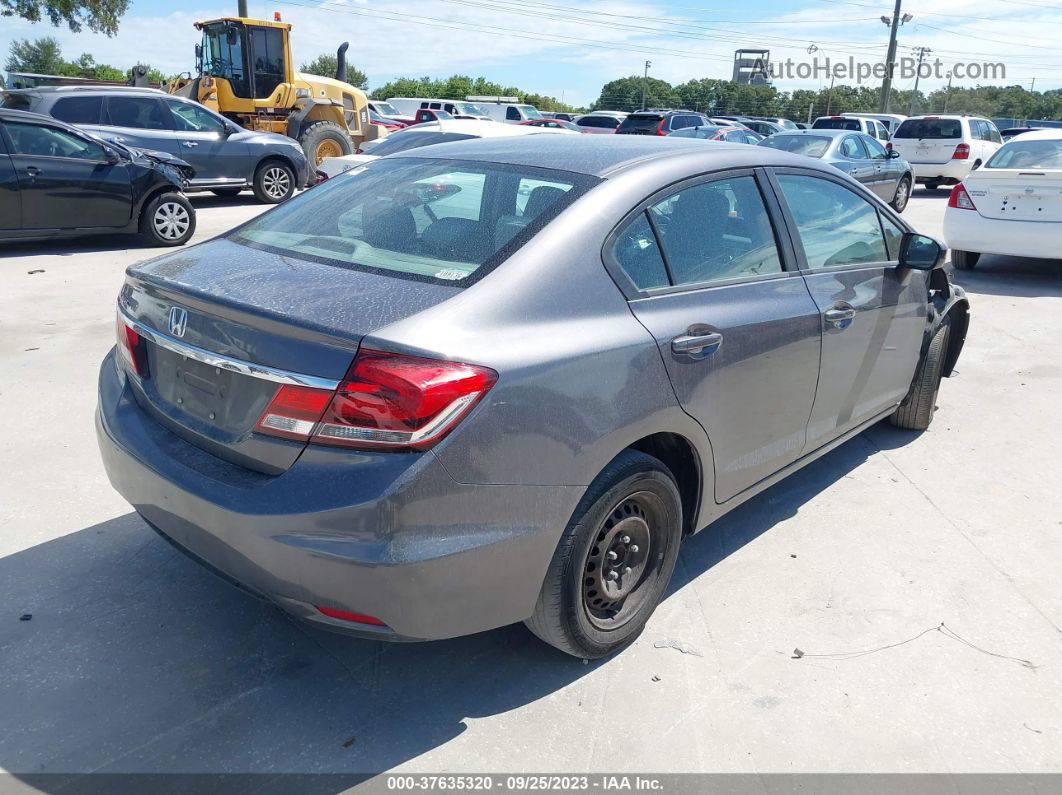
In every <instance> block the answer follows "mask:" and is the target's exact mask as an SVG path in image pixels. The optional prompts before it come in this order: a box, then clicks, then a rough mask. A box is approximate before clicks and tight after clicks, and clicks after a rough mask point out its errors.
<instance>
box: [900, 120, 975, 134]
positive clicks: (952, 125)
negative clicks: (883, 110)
mask: <svg viewBox="0 0 1062 795" xmlns="http://www.w3.org/2000/svg"><path fill="white" fill-rule="evenodd" d="M892 137H893V138H962V122H961V121H959V120H958V119H908V120H907V121H905V122H904V123H903V124H901V125H900V126H899V127H897V128H896V132H894V133H893V134H892Z"/></svg>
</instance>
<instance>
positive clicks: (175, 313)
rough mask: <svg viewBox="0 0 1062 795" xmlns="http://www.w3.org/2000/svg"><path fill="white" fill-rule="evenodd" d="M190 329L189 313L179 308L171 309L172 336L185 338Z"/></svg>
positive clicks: (172, 307) (173, 307)
mask: <svg viewBox="0 0 1062 795" xmlns="http://www.w3.org/2000/svg"><path fill="white" fill-rule="evenodd" d="M187 328H188V312H186V311H185V310H184V309H181V308H180V307H179V306H171V307H170V334H172V335H173V336H175V337H183V336H184V331H185V329H187Z"/></svg>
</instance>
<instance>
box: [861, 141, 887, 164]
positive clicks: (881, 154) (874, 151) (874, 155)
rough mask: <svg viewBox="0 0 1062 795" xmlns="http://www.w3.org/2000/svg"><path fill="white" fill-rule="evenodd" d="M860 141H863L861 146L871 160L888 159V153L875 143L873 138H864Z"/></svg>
mask: <svg viewBox="0 0 1062 795" xmlns="http://www.w3.org/2000/svg"><path fill="white" fill-rule="evenodd" d="M862 140H863V145H864V146H865V147H866V148H867V150H868V151H869V152H870V158H871V160H888V159H889V153H888V151H887V150H886V149H885V147H884V146H882V145H881V144H880V143H878V142H877V141H875V140H874V139H873V138H870V137H867V138H864V139H862Z"/></svg>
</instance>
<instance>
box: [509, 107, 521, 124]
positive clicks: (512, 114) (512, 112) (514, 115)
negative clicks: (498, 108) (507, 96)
mask: <svg viewBox="0 0 1062 795" xmlns="http://www.w3.org/2000/svg"><path fill="white" fill-rule="evenodd" d="M505 118H506V119H508V120H509V121H520V119H521V118H522V117H521V116H520V111H519V110H518V109H517V108H514V107H513V106H512V105H510V106H509V107H507V108H506V109H505Z"/></svg>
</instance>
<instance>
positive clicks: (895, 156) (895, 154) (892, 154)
mask: <svg viewBox="0 0 1062 795" xmlns="http://www.w3.org/2000/svg"><path fill="white" fill-rule="evenodd" d="M899 159H900V153H899V152H898V151H896V150H895V149H890V150H889V160H899Z"/></svg>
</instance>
